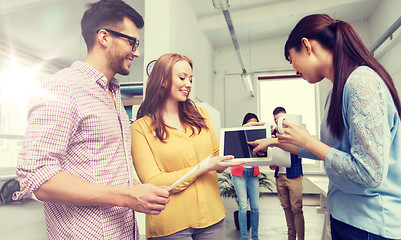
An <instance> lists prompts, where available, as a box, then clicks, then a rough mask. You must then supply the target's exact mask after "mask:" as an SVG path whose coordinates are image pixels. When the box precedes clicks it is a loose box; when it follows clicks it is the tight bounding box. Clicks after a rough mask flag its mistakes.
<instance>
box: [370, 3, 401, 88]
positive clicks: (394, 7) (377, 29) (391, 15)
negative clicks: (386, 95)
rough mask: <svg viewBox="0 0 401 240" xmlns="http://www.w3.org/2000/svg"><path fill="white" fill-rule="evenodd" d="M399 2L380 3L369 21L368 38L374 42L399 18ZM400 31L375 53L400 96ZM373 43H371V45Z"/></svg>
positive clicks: (400, 4)
mask: <svg viewBox="0 0 401 240" xmlns="http://www.w3.org/2000/svg"><path fill="white" fill-rule="evenodd" d="M400 9H401V1H398V0H386V1H382V2H381V4H380V5H379V6H378V8H377V9H376V11H375V12H374V14H373V15H372V17H371V18H370V19H369V23H368V25H369V38H370V39H374V41H376V40H377V39H378V38H379V37H380V36H382V35H383V33H384V32H385V31H387V29H388V28H389V27H390V26H391V25H392V24H393V23H394V22H395V21H396V20H397V19H398V18H400V17H401V13H400V11H399V10H400ZM400 32H401V29H398V30H397V33H398V35H397V36H393V39H392V40H391V41H390V40H387V41H386V42H385V43H384V44H383V46H384V50H382V51H381V49H382V48H379V49H378V51H377V52H375V56H377V58H378V59H379V61H380V63H381V64H382V65H383V66H384V67H385V68H386V70H387V71H388V72H389V74H390V76H391V77H392V78H393V81H394V83H395V86H396V88H397V90H398V94H401V64H400V60H399V58H400V55H401V43H400V42H401V34H400ZM373 43H374V42H371V44H373Z"/></svg>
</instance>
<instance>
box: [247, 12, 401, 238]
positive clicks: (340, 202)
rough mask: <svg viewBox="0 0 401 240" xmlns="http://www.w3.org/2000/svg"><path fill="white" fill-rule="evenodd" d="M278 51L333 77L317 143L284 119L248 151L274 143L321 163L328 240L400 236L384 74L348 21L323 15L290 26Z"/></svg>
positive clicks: (396, 134) (396, 160)
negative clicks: (279, 131)
mask: <svg viewBox="0 0 401 240" xmlns="http://www.w3.org/2000/svg"><path fill="white" fill-rule="evenodd" d="M285 57H286V58H287V60H288V61H289V62H290V63H291V64H292V66H293V67H294V69H295V70H296V71H297V73H298V74H299V75H300V76H302V77H303V78H304V79H305V80H306V81H308V82H309V83H317V82H320V81H321V80H322V79H324V78H327V79H329V80H330V81H331V82H332V83H333V89H332V91H331V92H330V94H329V96H328V98H327V101H326V107H325V112H324V116H323V121H322V124H321V134H320V135H321V141H319V140H317V139H315V138H313V137H312V136H311V135H310V134H309V133H308V131H307V130H306V128H305V126H304V125H303V126H300V127H298V126H294V125H292V124H291V123H287V125H288V127H287V128H286V129H285V132H284V134H277V137H278V138H277V139H279V140H277V139H266V140H258V141H256V142H255V143H254V144H255V145H258V147H257V148H256V150H255V151H264V150H265V149H266V148H267V146H278V147H281V148H283V149H284V150H287V151H290V152H292V153H296V154H298V155H299V156H300V157H309V158H313V157H315V158H318V159H322V160H323V161H324V166H325V169H326V172H327V175H328V177H329V180H330V183H329V191H328V198H327V209H328V211H329V213H330V215H331V218H330V219H331V234H332V238H333V239H334V240H337V239H401V210H400V209H401V132H400V127H401V126H400V115H399V114H400V110H401V107H400V100H399V98H398V94H397V91H396V89H395V87H394V83H393V80H392V79H391V77H390V75H389V74H388V73H387V71H386V70H385V69H384V67H383V66H381V65H380V63H379V62H378V61H377V60H376V59H375V58H374V57H373V56H372V55H371V53H370V52H369V51H368V49H367V48H366V47H365V45H364V44H363V42H362V41H361V39H360V38H359V36H358V34H357V33H356V31H355V30H354V29H353V28H352V27H351V25H349V24H348V23H346V22H344V21H340V20H335V19H332V18H331V17H329V16H327V15H324V14H316V15H310V16H307V17H305V18H303V19H302V20H301V21H300V22H299V23H298V24H297V25H296V26H295V28H294V29H293V30H292V32H291V34H290V35H289V37H288V40H287V42H286V44H285ZM284 123H285V121H284ZM274 141H275V142H274Z"/></svg>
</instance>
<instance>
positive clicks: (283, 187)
mask: <svg viewBox="0 0 401 240" xmlns="http://www.w3.org/2000/svg"><path fill="white" fill-rule="evenodd" d="M283 113H286V111H285V109H284V108H283V107H276V108H275V109H274V110H273V117H274V122H275V123H276V125H277V121H278V116H279V115H280V114H283ZM276 133H277V130H276V129H274V131H273V132H272V137H275V136H276ZM270 169H272V170H275V172H274V177H275V178H276V187H277V195H278V197H279V199H280V202H281V205H282V206H283V209H284V213H285V219H286V221H287V228H288V240H295V239H296V236H298V240H304V238H305V236H304V235H305V221H304V215H303V211H302V190H303V187H302V176H303V173H302V159H301V158H299V157H298V155H295V154H292V153H291V167H289V168H286V167H278V166H270Z"/></svg>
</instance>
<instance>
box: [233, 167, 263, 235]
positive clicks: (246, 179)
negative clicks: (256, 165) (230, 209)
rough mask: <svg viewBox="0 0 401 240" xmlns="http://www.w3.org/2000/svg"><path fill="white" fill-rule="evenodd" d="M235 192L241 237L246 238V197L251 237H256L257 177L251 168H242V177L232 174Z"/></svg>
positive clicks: (257, 224) (257, 219)
mask: <svg viewBox="0 0 401 240" xmlns="http://www.w3.org/2000/svg"><path fill="white" fill-rule="evenodd" d="M232 181H233V184H234V188H235V192H236V193H237V197H238V202H239V212H238V221H239V229H240V233H241V239H242V240H247V239H249V238H248V229H247V216H246V215H247V214H246V212H247V210H248V198H249V203H250V205H251V237H252V239H258V238H259V237H258V228H259V177H258V176H253V168H244V172H243V174H242V178H240V177H236V176H232Z"/></svg>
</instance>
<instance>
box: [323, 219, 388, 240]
mask: <svg viewBox="0 0 401 240" xmlns="http://www.w3.org/2000/svg"><path fill="white" fill-rule="evenodd" d="M330 227H331V239H332V240H395V239H391V238H385V237H381V236H379V235H376V234H373V233H369V232H367V231H365V230H362V229H359V228H356V227H353V226H351V225H349V224H346V223H344V222H341V221H338V220H336V219H334V218H333V217H332V216H331V215H330Z"/></svg>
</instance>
